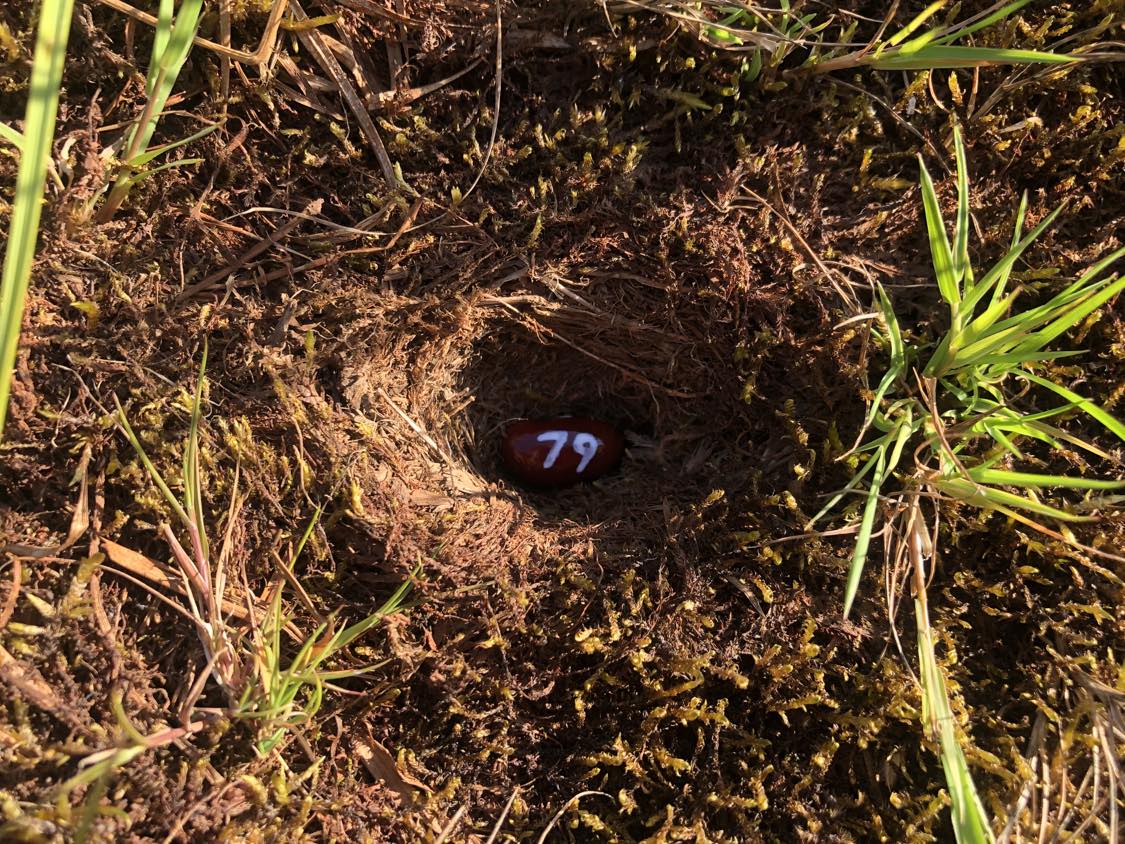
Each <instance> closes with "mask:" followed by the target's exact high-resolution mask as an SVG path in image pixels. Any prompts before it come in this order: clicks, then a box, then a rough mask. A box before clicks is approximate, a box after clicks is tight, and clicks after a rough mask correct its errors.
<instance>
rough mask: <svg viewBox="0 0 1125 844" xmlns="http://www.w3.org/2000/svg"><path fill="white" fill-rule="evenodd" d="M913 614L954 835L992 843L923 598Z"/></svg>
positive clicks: (927, 715)
mask: <svg viewBox="0 0 1125 844" xmlns="http://www.w3.org/2000/svg"><path fill="white" fill-rule="evenodd" d="M914 612H915V618H916V624H917V627H918V668H919V672H918V673H919V675H920V680H921V684H922V719H923V722H924V723H925V725H926V727H928V728H929V730H930V732H931V733H932V734H936V735H935V737H936V738H937V740H938V746H939V748H940V751H941V754H940V755H941V767H942V770H943V771H944V772H945V782H946V785H947V786H948V788H949V802H950V811H951V815H952V821H953V834H954V835H955V836H956V838H957V842H958V844H989V842H991V841H992V840H993V838H992V831H991V828H990V827H989V823H988V815H987V814H986V813H985V811H984V806H983V804H982V803H981V800H980V796H979V795H978V794H977V790H976V786H975V785H974V783H973V777H972V774H971V773H970V772H969V764H968V762H967V761H966V759H965V753H964V751H963V750H962V749H961V744H960V742H959V741H958V740H957V733H956V731H955V730H954V728H953V724H954V716H953V708H952V706H951V705H950V703H949V692H948V689H947V688H946V684H945V677H944V675H943V674H942V670H941V667H940V666H939V665H938V663H937V655H936V654H935V652H934V642H933V633H932V631H931V629H930V625H929V620H928V618H927V614H926V606H925V603H924V601H923V599H920V598H917V597H916V598H915V599H914Z"/></svg>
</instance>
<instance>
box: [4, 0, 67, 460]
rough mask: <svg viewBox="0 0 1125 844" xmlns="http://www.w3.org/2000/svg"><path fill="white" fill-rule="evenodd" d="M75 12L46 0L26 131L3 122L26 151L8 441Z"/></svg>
mask: <svg viewBox="0 0 1125 844" xmlns="http://www.w3.org/2000/svg"><path fill="white" fill-rule="evenodd" d="M73 12H74V0H43V6H42V8H41V9H40V11H39V28H38V30H37V33H36V36H35V53H34V55H33V57H32V65H31V87H30V90H29V93H28V98H27V108H26V111H25V116H24V131H23V133H22V134H21V133H19V132H17V131H16V130H15V129H13V128H12V127H10V126H8V125H6V124H0V125H3V131H0V137H3V139H4V140H6V141H8V142H9V143H12V144H13V145H15V146H16V147H17V149H19V150H20V165H19V173H18V175H17V176H16V193H15V200H14V202H13V205H12V217H11V222H10V224H9V226H8V245H7V247H6V248H5V250H4V270H3V276H2V278H0V442H2V441H3V437H4V422H5V420H6V419H7V416H8V395H9V392H10V390H11V386H12V369H13V367H14V366H15V361H16V350H17V348H18V346H19V337H20V325H21V324H22V322H23V311H24V304H25V302H26V300H27V288H28V284H29V283H30V281H31V265H32V262H33V261H34V259H35V246H36V243H37V241H38V240H39V221H40V217H41V215H42V212H43V190H44V187H45V184H46V181H47V166H48V164H49V162H50V159H51V147H52V144H53V143H54V140H55V118H56V116H57V115H58V110H59V86H60V85H61V84H62V71H63V62H64V60H65V58H66V41H67V37H68V36H69V35H70V19H71V15H72V13H73Z"/></svg>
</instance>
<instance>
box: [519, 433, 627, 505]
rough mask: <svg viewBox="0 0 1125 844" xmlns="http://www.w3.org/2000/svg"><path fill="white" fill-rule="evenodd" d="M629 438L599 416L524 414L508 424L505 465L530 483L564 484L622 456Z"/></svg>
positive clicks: (601, 470) (605, 468)
mask: <svg viewBox="0 0 1125 844" xmlns="http://www.w3.org/2000/svg"><path fill="white" fill-rule="evenodd" d="M624 451H625V439H624V437H622V436H621V432H620V431H618V430H617V429H616V428H614V427H613V426H612V425H610V424H609V423H608V422H602V421H601V420H598V419H590V418H588V417H584V416H554V417H550V418H547V419H521V420H519V421H518V422H512V423H511V424H509V425H508V427H507V428H506V429H505V430H504V441H503V444H502V446H501V456H502V457H503V460H504V467H505V468H506V469H507V470H508V472H509V473H510V474H511V475H512V476H513V477H514V478H515V479H516V480H518V481H520V482H521V483H523V484H526V485H528V486H533V487H543V488H550V487H553V488H560V487H567V486H572V485H573V484H577V483H581V482H583V481H593V480H596V479H597V478H600V477H602V476H603V475H605V474H606V473H607V472H609V471H612V470H613V469H614V468H615V467H616V466H617V464H618V463H619V462H620V461H621V456H622V454H623V453H624Z"/></svg>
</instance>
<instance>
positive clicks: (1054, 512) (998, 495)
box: [932, 477, 1093, 522]
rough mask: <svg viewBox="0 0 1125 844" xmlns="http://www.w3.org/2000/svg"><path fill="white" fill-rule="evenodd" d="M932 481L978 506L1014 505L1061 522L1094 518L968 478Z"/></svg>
mask: <svg viewBox="0 0 1125 844" xmlns="http://www.w3.org/2000/svg"><path fill="white" fill-rule="evenodd" d="M932 483H933V485H934V486H935V487H937V488H938V489H939V490H941V491H942V492H944V493H945V494H946V495H948V496H950V497H951V498H956V499H958V500H960V501H964V502H965V503H966V504H972V505H974V506H976V507H983V508H985V509H998V510H999V509H1003V508H1005V507H1014V508H1016V509H1019V510H1027V511H1029V512H1032V513H1038V514H1039V515H1041V516H1049V517H1051V518H1052V519H1057V520H1059V521H1060V522H1089V521H1092V520H1093V519H1092V518H1091V517H1089V516H1078V515H1075V514H1074V513H1068V512H1066V510H1060V509H1059V508H1058V507H1052V506H1051V505H1049V504H1044V503H1042V502H1041V501H1036V500H1034V499H1033V498H1028V497H1027V496H1023V495H1016V494H1015V493H1012V492H1006V491H1005V490H1002V489H995V488H994V487H989V486H982V485H980V484H977V483H974V482H973V481H971V480H969V479H967V478H955V477H942V478H935V479H934V480H933V481H932Z"/></svg>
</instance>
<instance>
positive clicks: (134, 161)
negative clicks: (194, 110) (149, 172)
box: [125, 123, 219, 169]
mask: <svg viewBox="0 0 1125 844" xmlns="http://www.w3.org/2000/svg"><path fill="white" fill-rule="evenodd" d="M218 128H219V124H218V123H212V124H211V125H210V126H204V127H203V128H202V129H200V130H199V131H198V132H194V133H192V134H191V135H188V136H187V137H186V138H180V139H179V140H178V141H169V142H168V143H166V144H161V145H160V146H157V147H153V148H152V149H150V150H148V152H144V153H141V154H140V155H135V156H133V158H131V159H129V160H128V161H126V162H125V163H126V164H128V165H129V166H130V167H132V168H134V169H137V168H140V167H144V166H145V165H146V164H148V163H149V162H150V161H152V160H153V159H154V158H157V157H159V156H161V155H163V154H164V153H166V152H171V151H172V150H174V149H178V148H179V147H183V146H187V145H188V144H193V143H195V142H196V141H199V140H202V139H203V138H206V137H207V136H208V135H210V134H211V133H212V132H214V131H216V130H218Z"/></svg>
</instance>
